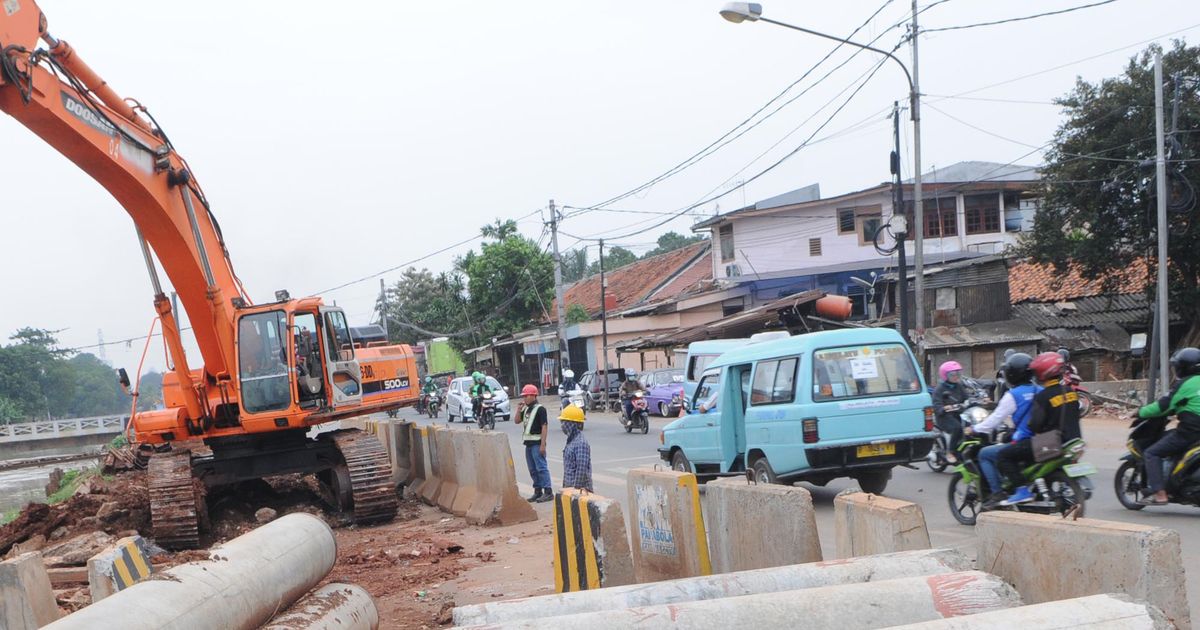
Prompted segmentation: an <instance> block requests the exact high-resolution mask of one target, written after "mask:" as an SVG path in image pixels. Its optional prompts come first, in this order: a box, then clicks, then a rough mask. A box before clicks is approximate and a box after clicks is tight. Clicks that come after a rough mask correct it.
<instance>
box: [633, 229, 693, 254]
mask: <svg viewBox="0 0 1200 630" xmlns="http://www.w3.org/2000/svg"><path fill="white" fill-rule="evenodd" d="M703 240H704V237H703V236H701V235H699V234H696V235H693V236H684V235H682V234H680V233H678V232H667V233H666V234H663V235H662V236H660V237H658V247H655V248H654V249H652V250H650V251H648V252H646V255H645V256H642V258H650V257H651V256H658V255H660V254H666V253H669V252H673V251H675V250H677V249H683V248H684V247H687V246H688V245H692V244H693V243H699V242H700V241H703Z"/></svg>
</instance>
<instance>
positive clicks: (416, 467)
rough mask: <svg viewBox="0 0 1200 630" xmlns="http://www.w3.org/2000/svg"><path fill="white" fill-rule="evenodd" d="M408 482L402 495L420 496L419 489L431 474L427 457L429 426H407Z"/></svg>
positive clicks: (420, 489) (430, 463)
mask: <svg viewBox="0 0 1200 630" xmlns="http://www.w3.org/2000/svg"><path fill="white" fill-rule="evenodd" d="M408 434H409V435H408V440H409V449H408V469H409V475H408V484H407V485H405V486H404V496H407V497H417V498H420V496H421V491H422V489H423V488H424V487H425V484H426V483H427V482H428V481H429V478H430V476H431V471H430V466H431V465H432V462H431V461H430V457H429V427H421V426H417V425H416V424H413V425H411V426H409V428H408Z"/></svg>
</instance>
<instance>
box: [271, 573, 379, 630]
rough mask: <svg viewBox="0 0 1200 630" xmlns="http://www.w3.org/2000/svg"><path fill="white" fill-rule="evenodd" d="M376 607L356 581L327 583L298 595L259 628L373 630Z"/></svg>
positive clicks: (376, 620)
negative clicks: (282, 610) (297, 598)
mask: <svg viewBox="0 0 1200 630" xmlns="http://www.w3.org/2000/svg"><path fill="white" fill-rule="evenodd" d="M378 627H379V609H378V608H376V607H375V600H374V599H372V598H371V594H370V593H368V592H367V590H366V589H364V588H363V587H361V586H358V585H355V584H336V583H335V584H326V585H325V586H322V587H321V588H319V589H317V590H315V591H313V592H311V593H309V594H308V595H305V596H304V597H302V598H300V600H299V601H297V602H296V603H295V604H292V607H291V608H289V609H288V610H287V611H286V612H284V613H283V614H281V615H279V616H277V617H275V618H274V619H272V620H271V621H270V623H268V624H267V625H265V626H263V627H262V628H261V630H296V629H297V628H304V630H375V629H376V628H378Z"/></svg>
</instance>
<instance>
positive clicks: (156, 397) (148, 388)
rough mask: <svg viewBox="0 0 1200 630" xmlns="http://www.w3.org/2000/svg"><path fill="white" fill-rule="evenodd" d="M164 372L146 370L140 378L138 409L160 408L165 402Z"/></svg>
mask: <svg viewBox="0 0 1200 630" xmlns="http://www.w3.org/2000/svg"><path fill="white" fill-rule="evenodd" d="M162 379H163V375H162V372H154V371H150V372H146V373H145V374H143V375H142V378H141V379H139V380H138V388H137V391H138V401H137V408H138V411H150V410H151V409H158V408H160V406H161V405H162V404H163V391H162Z"/></svg>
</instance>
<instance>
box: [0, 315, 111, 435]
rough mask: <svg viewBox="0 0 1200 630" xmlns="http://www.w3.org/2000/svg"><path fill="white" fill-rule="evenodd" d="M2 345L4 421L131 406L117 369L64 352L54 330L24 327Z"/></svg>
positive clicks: (0, 407) (1, 411)
mask: <svg viewBox="0 0 1200 630" xmlns="http://www.w3.org/2000/svg"><path fill="white" fill-rule="evenodd" d="M10 339H12V340H13V341H14V342H15V343H12V344H10V345H7V346H2V347H0V420H3V421H8V422H11V421H14V420H19V419H22V418H25V419H35V418H36V419H45V418H46V417H47V416H51V417H55V418H67V417H78V416H94V415H102V414H107V413H120V412H122V411H125V410H127V409H129V397H128V396H127V395H125V393H124V392H122V391H121V388H120V385H118V384H117V379H116V376H115V375H114V373H113V371H112V369H111V368H109V367H108V365H106V364H105V363H103V362H102V361H100V360H99V359H97V358H96V357H95V356H93V355H91V354H76V355H74V356H70V355H71V354H72V353H71V352H69V351H66V350H62V349H60V348H59V347H58V341H57V339H55V338H54V335H53V333H51V332H49V331H45V330H40V329H35V328H22V329H21V330H20V331H18V332H17V334H15V335H13V336H12V337H11V338H10Z"/></svg>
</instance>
